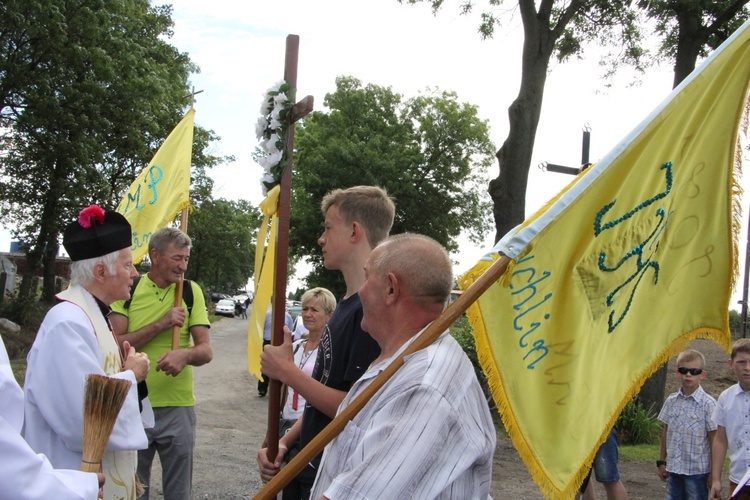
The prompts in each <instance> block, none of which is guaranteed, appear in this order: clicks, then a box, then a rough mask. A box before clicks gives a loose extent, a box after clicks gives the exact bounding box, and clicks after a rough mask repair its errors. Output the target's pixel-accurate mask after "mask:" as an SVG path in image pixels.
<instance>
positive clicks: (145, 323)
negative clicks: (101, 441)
mask: <svg viewBox="0 0 750 500" xmlns="http://www.w3.org/2000/svg"><path fill="white" fill-rule="evenodd" d="M190 246H191V241H190V238H189V237H188V236H187V235H186V234H185V233H183V232H182V231H180V230H179V229H175V228H164V229H160V230H159V231H157V232H156V233H154V234H153V236H152V237H151V239H150V240H149V245H148V254H149V258H150V259H151V270H150V271H149V272H148V274H146V275H144V276H141V278H140V279H139V280H138V283H137V284H136V285H135V290H134V291H132V292H131V299H130V300H129V301H120V302H116V303H114V304H112V311H113V313H112V314H111V315H110V321H111V323H112V326H113V329H114V331H115V334H116V335H117V340H118V342H120V343H122V342H123V341H125V340H127V341H128V342H130V345H132V346H133V347H135V348H136V349H137V350H139V351H142V352H145V353H146V354H147V355H148V357H149V360H150V361H151V368H150V370H149V374H148V378H147V383H148V397H149V400H150V402H151V405H152V406H153V408H154V420H155V424H154V427H153V428H152V429H146V435H147V436H148V441H149V447H148V449H146V450H141V451H139V452H138V476H139V477H140V479H141V481H142V482H143V483H144V484H145V485H146V487H147V489H146V493H145V494H144V495H143V496H141V497H140V498H141V499H148V498H149V490H148V486H149V482H150V478H151V463H152V462H153V459H154V455H155V453H156V452H157V451H158V453H159V461H160V462H161V466H162V488H163V491H164V499H165V500H171V499H175V500H178V499H179V500H184V499H187V498H190V493H191V489H192V475H193V448H194V447H195V424H196V417H195V409H194V406H195V393H194V391H193V366H200V365H204V364H206V363H208V362H209V361H211V359H212V358H213V351H212V349H211V341H210V337H209V332H208V329H209V328H210V325H209V322H208V313H207V311H206V304H205V301H204V298H203V292H202V291H201V289H200V287H199V286H198V285H197V284H195V283H193V282H191V281H185V282H184V286H185V287H187V286H190V287H192V292H193V293H192V296H193V298H192V301H191V302H192V304H186V302H185V300H184V298H185V296H186V295H189V294H185V293H184V292H183V301H182V304H181V306H178V307H175V306H174V298H175V289H176V286H177V283H179V282H180V281H181V280H182V279H183V275H184V274H185V271H186V269H187V263H188V260H189V258H190ZM174 325H178V326H179V327H180V344H179V348H178V349H176V350H172V327H173V326H174ZM191 337H192V341H191Z"/></svg>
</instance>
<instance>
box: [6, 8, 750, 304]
mask: <svg viewBox="0 0 750 500" xmlns="http://www.w3.org/2000/svg"><path fill="white" fill-rule="evenodd" d="M171 3H172V5H173V9H174V10H173V15H172V18H173V20H174V23H175V26H174V36H173V37H172V38H171V39H170V43H171V44H172V45H174V46H175V47H177V49H178V50H180V51H181V52H187V53H188V54H189V55H190V58H191V60H192V61H193V62H194V63H196V64H197V65H198V66H199V67H200V73H199V74H195V75H193V76H192V77H191V85H193V86H194V87H195V90H196V91H202V93H200V94H198V95H197V96H196V101H195V108H196V115H195V122H196V124H198V125H200V126H202V127H204V128H207V129H212V130H213V131H214V132H215V133H216V134H218V135H219V136H220V137H221V141H219V142H218V143H217V144H215V145H214V146H213V148H214V151H213V152H214V153H215V154H220V155H233V156H234V157H235V159H236V160H235V161H234V162H232V163H229V164H226V165H223V166H220V167H218V168H214V169H213V172H212V173H211V177H212V178H213V179H214V182H215V190H214V196H215V197H217V198H219V197H221V198H226V199H232V200H236V199H245V200H248V201H250V202H252V203H254V204H258V203H259V202H260V201H261V200H262V194H261V190H260V181H259V180H260V176H261V173H262V169H261V167H260V166H259V165H257V164H255V163H254V162H253V160H252V159H251V153H252V151H253V149H254V148H255V147H256V145H257V143H258V141H257V139H256V137H255V122H256V121H257V119H258V117H259V115H260V103H261V100H262V99H263V96H264V94H265V91H266V90H267V89H268V88H269V87H270V86H271V85H273V84H274V83H275V82H277V81H278V80H280V79H282V78H283V74H284V57H285V47H286V37H287V35H289V34H296V35H299V37H300V44H299V62H298V76H297V88H298V90H297V96H298V98H301V97H303V96H306V95H312V96H313V97H314V99H315V109H316V110H325V107H324V103H323V102H324V99H325V95H326V94H327V93H330V92H333V91H334V90H335V79H336V77H337V76H343V75H346V76H353V77H355V78H358V79H359V80H361V81H362V82H363V83H364V84H369V83H372V84H375V85H380V86H386V87H388V86H390V87H391V88H392V89H393V91H395V92H397V93H400V94H402V95H403V96H404V97H405V98H409V97H413V96H415V95H417V94H418V93H419V92H421V91H424V90H425V89H426V88H428V87H430V88H439V89H440V90H453V91H455V92H456V93H457V95H458V98H459V100H460V101H462V102H468V103H470V104H474V105H476V106H477V107H478V110H479V116H480V117H481V118H482V119H486V120H488V122H489V124H490V139H491V140H492V141H493V142H494V144H495V146H496V147H500V146H501V145H502V143H503V141H504V139H505V137H506V135H507V132H508V119H507V110H508V107H509V106H510V104H511V103H512V101H513V99H514V98H515V97H516V95H517V93H518V87H519V84H520V68H521V61H520V58H521V43H522V29H521V21H520V16H519V15H518V12H517V11H515V12H514V11H508V12H507V14H505V15H504V17H503V19H504V23H503V26H502V27H500V28H498V29H497V30H496V34H495V37H494V38H493V39H491V40H485V41H483V40H481V38H480V36H479V33H478V32H477V29H478V26H479V12H478V11H477V12H476V13H474V14H472V15H470V16H462V15H459V13H458V2H445V3H444V6H443V8H442V9H441V10H440V11H439V12H438V13H437V15H433V14H432V12H431V9H430V7H429V5H428V4H427V3H421V4H417V5H408V4H404V5H402V4H400V3H398V1H397V0H356V1H352V0H317V1H315V2H310V1H305V0H276V1H274V2H247V1H245V0H212V1H210V2H206V1H205V0H173V1H172V2H171ZM508 4H509V5H512V4H513V3H512V2H508ZM478 5H479V6H481V5H482V3H481V2H480V3H479V4H478ZM585 56H586V57H585V58H584V59H583V60H580V61H578V60H577V61H572V62H569V63H565V64H557V63H553V65H552V68H551V72H550V74H549V76H548V79H547V84H546V88H545V95H544V105H543V109H542V115H541V119H540V124H539V128H538V132H537V138H536V146H535V149H534V153H533V156H532V167H531V172H530V176H529V189H528V191H527V208H526V209H527V215H531V214H532V213H533V212H534V211H535V210H536V209H537V208H539V207H540V206H542V205H543V204H544V203H545V202H546V201H547V200H548V199H549V198H551V197H552V196H554V195H555V194H556V193H557V192H558V191H559V190H560V189H561V188H562V187H564V186H565V185H566V184H567V183H568V182H570V180H571V179H572V177H571V176H568V175H565V174H557V173H552V172H543V171H542V170H540V169H539V168H537V166H538V165H539V164H540V163H542V162H545V161H546V162H550V163H557V164H563V165H570V166H578V165H579V164H580V161H581V135H582V129H583V127H584V126H588V127H590V129H591V153H590V157H591V160H592V161H596V160H597V159H599V158H601V157H602V156H604V154H605V153H606V152H607V151H609V150H610V149H611V148H612V147H614V146H615V145H616V144H617V143H618V142H619V141H620V139H622V138H623V137H624V136H625V135H627V133H628V132H629V131H630V130H631V129H633V128H634V127H635V126H636V125H637V124H638V123H639V122H640V121H641V120H642V119H643V118H645V117H646V116H647V115H648V113H649V112H650V111H651V109H653V108H654V107H656V106H657V105H658V104H659V103H660V102H661V101H662V100H663V99H664V98H666V97H667V95H668V94H669V92H670V91H671V86H672V79H673V75H672V69H671V65H665V66H664V67H661V68H655V69H652V70H650V71H649V72H648V73H647V74H646V75H643V76H642V77H641V84H640V85H637V86H632V85H630V83H631V82H632V81H633V74H632V72H627V71H626V72H624V73H623V74H622V75H621V76H620V77H619V78H618V79H616V80H615V82H614V85H613V87H611V88H610V89H607V88H606V87H605V82H604V81H603V80H602V78H601V76H602V74H603V69H602V68H601V67H599V65H598V62H599V55H598V54H597V53H595V50H593V49H592V50H588V51H587V53H586V54H585ZM492 168H493V170H491V171H490V175H491V177H495V176H496V175H497V170H496V169H497V166H496V164H495V165H494V166H493V167H492ZM335 187H337V186H335V185H334V182H333V181H332V185H331V188H332V189H333V188H335ZM745 204H746V203H745ZM745 213H747V211H745ZM744 234H745V233H743V237H741V238H740V240H741V241H742V242H743V243H744V240H745V238H744ZM493 238H494V231H492V232H490V233H488V235H487V238H486V240H485V242H484V244H483V245H474V244H472V243H469V242H468V241H466V243H462V244H461V250H460V252H459V253H457V254H454V255H453V258H454V259H455V260H456V261H457V262H458V264H457V266H456V269H455V271H456V272H457V273H459V274H460V273H462V272H464V271H466V270H468V269H469V268H470V267H471V266H472V265H473V264H474V263H475V262H476V261H477V259H479V258H480V257H481V256H482V255H483V254H484V253H485V252H486V251H487V250H489V248H491V246H492V242H493ZM8 246H9V236H8V235H7V231H3V232H2V234H0V250H2V251H6V250H7V249H8ZM740 253H741V254H742V255H741V257H744V245H743V248H742V251H741V252H740ZM740 265H741V268H742V266H744V260H743V261H742V262H741V263H740ZM735 302H736V301H735Z"/></svg>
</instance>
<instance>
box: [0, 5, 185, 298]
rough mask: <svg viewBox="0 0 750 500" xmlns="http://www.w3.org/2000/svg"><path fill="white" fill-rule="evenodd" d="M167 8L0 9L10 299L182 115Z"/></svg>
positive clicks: (3, 216) (48, 280)
mask: <svg viewBox="0 0 750 500" xmlns="http://www.w3.org/2000/svg"><path fill="white" fill-rule="evenodd" d="M171 28H172V19H171V7H169V6H164V7H151V6H150V5H149V2H148V0H64V1H63V0H45V1H41V0H7V1H5V2H3V3H2V4H1V5H0V130H2V132H1V133H2V136H1V137H0V178H2V179H3V182H2V183H0V208H1V210H0V220H2V222H3V223H4V224H6V225H8V226H10V227H14V228H15V231H14V232H15V234H14V236H16V237H19V238H20V239H22V240H24V241H25V242H26V243H27V244H28V245H29V250H28V254H27V268H28V269H29V271H30V272H27V273H26V275H25V276H24V282H23V284H22V287H21V290H20V295H21V297H22V298H24V297H28V296H29V294H30V292H31V281H32V280H31V277H32V276H33V274H34V273H33V271H35V270H36V269H37V268H38V266H39V265H40V263H41V262H42V261H43V262H44V264H45V297H46V299H48V300H49V299H51V296H52V292H53V286H52V285H53V282H52V278H53V277H54V257H55V254H56V252H57V247H58V238H59V233H60V231H61V228H62V227H63V226H64V224H65V223H66V222H67V221H69V220H71V219H72V218H73V217H74V216H75V214H76V213H77V211H78V210H79V209H80V208H81V207H83V206H85V205H87V204H89V203H92V202H96V203H99V204H101V205H103V206H104V207H107V208H112V207H114V206H115V205H116V203H117V201H119V196H120V195H121V194H122V192H123V191H124V189H126V188H127V186H128V185H129V184H130V182H132V180H133V178H134V177H135V175H136V174H137V173H138V172H139V171H140V169H142V168H143V166H144V165H146V164H147V163H148V161H149V160H150V159H151V156H152V155H153V153H154V151H155V150H156V147H157V146H158V144H159V143H160V142H161V141H163V140H164V138H165V137H166V136H167V135H168V133H169V131H171V129H172V128H173V127H174V126H175V125H176V124H177V122H178V121H179V119H180V118H181V116H182V113H183V112H184V107H185V103H186V102H185V99H184V96H185V94H186V93H187V88H188V87H187V78H188V74H189V73H190V72H191V71H194V70H195V68H194V67H193V65H192V64H191V63H190V60H189V58H188V56H187V55H186V54H181V53H179V52H178V51H177V50H176V49H175V48H174V47H172V46H171V45H169V43H167V41H166V40H167V39H168V38H169V36H171Z"/></svg>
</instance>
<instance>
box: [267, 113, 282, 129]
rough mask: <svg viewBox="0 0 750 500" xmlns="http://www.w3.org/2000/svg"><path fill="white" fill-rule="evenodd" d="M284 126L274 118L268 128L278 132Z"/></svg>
mask: <svg viewBox="0 0 750 500" xmlns="http://www.w3.org/2000/svg"><path fill="white" fill-rule="evenodd" d="M282 125H283V123H281V122H280V121H279V120H278V119H277V118H274V117H273V116H272V117H271V122H270V123H269V125H268V128H270V129H271V130H278V129H280V128H281V126H282Z"/></svg>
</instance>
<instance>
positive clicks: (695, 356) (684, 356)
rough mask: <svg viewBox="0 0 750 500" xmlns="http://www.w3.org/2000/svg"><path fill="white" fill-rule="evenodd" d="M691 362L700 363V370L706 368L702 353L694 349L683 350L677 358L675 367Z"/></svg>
mask: <svg viewBox="0 0 750 500" xmlns="http://www.w3.org/2000/svg"><path fill="white" fill-rule="evenodd" d="M691 361H700V362H701V368H705V366H706V357H705V356H703V353H702V352H700V351H696V350H695V349H685V350H684V351H682V352H681V353H680V354H679V356H677V366H680V363H690V362H691Z"/></svg>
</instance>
